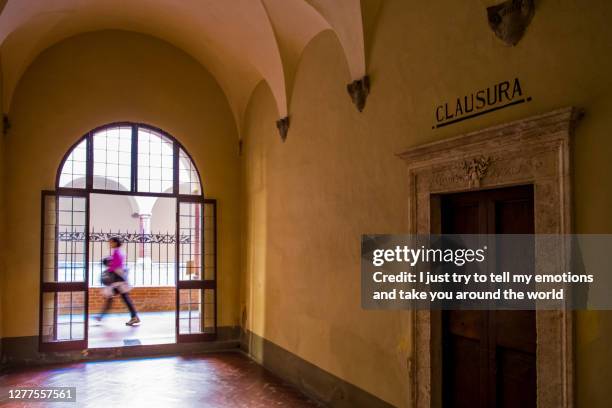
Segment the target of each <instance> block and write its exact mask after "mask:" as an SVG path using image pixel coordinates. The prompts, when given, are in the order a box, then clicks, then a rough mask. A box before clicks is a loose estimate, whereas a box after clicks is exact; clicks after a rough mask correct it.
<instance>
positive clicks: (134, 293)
mask: <svg viewBox="0 0 612 408" xmlns="http://www.w3.org/2000/svg"><path fill="white" fill-rule="evenodd" d="M102 290H103V288H90V289H89V313H90V314H96V313H99V312H100V311H101V310H102V307H103V306H104V301H105V299H104V297H103V296H102ZM175 291H176V288H175V287H174V286H151V287H135V288H133V289H132V290H131V291H130V297H131V298H132V302H134V305H135V306H136V310H138V311H139V312H161V311H168V310H175V308H176V300H175V299H176V296H175V293H176V292H175ZM58 295H59V297H58V308H60V310H59V312H60V314H62V313H63V312H66V313H69V312H68V310H67V309H63V310H62V309H61V308H69V307H70V293H69V292H64V293H59V294H58ZM82 304H83V295H82V294H81V293H78V292H76V293H73V294H72V307H73V308H76V307H82ZM127 311H128V310H127V307H125V304H123V301H122V300H121V298H120V297H116V298H115V299H114V300H113V307H112V308H111V312H125V313H127Z"/></svg>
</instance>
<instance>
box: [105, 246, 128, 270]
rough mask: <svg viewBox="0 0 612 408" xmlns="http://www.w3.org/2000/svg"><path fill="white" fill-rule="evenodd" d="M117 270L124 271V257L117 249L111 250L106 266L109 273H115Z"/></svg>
mask: <svg viewBox="0 0 612 408" xmlns="http://www.w3.org/2000/svg"><path fill="white" fill-rule="evenodd" d="M117 269H122V270H125V255H123V252H121V250H120V249H119V248H115V249H113V252H112V254H111V261H110V265H108V270H109V271H113V272H115V271H116V270H117Z"/></svg>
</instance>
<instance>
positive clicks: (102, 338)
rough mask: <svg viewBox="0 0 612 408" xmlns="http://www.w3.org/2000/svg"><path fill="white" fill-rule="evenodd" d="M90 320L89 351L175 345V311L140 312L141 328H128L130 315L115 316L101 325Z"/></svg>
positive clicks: (119, 314) (118, 314) (106, 317)
mask: <svg viewBox="0 0 612 408" xmlns="http://www.w3.org/2000/svg"><path fill="white" fill-rule="evenodd" d="M94 316H97V315H93V316H90V318H89V343H88V345H89V348H100V347H122V346H135V345H141V344H142V345H145V344H166V343H174V342H175V333H174V331H175V329H174V326H175V315H174V312H144V313H140V314H139V316H140V320H141V321H142V323H141V324H140V325H139V326H134V327H131V326H126V325H125V322H127V321H128V320H130V315H129V314H128V313H113V314H108V315H106V316H105V317H104V319H103V320H102V321H101V322H98V321H96V320H95V319H94Z"/></svg>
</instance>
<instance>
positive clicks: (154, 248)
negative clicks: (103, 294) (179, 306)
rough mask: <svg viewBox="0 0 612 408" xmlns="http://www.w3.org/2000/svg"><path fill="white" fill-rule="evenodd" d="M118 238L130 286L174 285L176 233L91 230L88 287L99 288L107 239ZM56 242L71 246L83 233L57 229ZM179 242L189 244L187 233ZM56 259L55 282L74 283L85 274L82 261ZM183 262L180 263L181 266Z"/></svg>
mask: <svg viewBox="0 0 612 408" xmlns="http://www.w3.org/2000/svg"><path fill="white" fill-rule="evenodd" d="M111 237H118V238H120V239H121V241H122V242H123V245H122V247H121V248H122V250H123V252H124V253H125V258H126V266H127V269H128V277H129V281H130V284H131V285H132V286H175V285H176V279H175V277H176V266H177V265H176V245H177V235H176V234H171V233H169V232H166V233H156V234H142V233H138V232H112V231H111V232H102V231H100V232H91V233H90V234H89V286H90V287H100V286H102V284H101V282H100V278H101V274H102V272H103V270H104V266H103V265H102V262H101V261H102V259H103V258H105V257H107V256H109V255H110V253H111V250H110V247H109V245H108V240H109V239H110V238H111ZM58 238H59V239H58V241H59V242H60V244H63V245H73V244H76V243H78V242H83V241H84V240H85V233H83V232H59V235H58ZM180 243H181V244H189V243H191V237H190V236H189V235H184V236H183V235H181V236H180ZM60 258H63V259H58V260H57V262H58V263H57V265H58V281H60V282H77V281H82V280H83V279H84V276H85V264H84V262H82V261H81V262H79V260H75V259H68V258H66V257H60ZM181 266H183V267H184V265H179V267H181Z"/></svg>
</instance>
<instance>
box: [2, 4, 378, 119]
mask: <svg viewBox="0 0 612 408" xmlns="http://www.w3.org/2000/svg"><path fill="white" fill-rule="evenodd" d="M362 1H367V0H8V1H6V0H0V12H1V14H0V58H1V63H2V74H3V84H4V86H3V95H2V98H3V102H4V103H3V106H5V107H8V106H10V102H11V98H12V95H13V92H14V90H15V87H16V86H17V83H18V82H19V79H20V78H21V75H23V73H24V71H25V70H26V69H27V67H28V66H29V65H30V64H31V63H32V61H33V60H34V59H35V58H36V57H37V56H38V55H39V54H40V53H41V52H42V51H44V50H45V49H46V48H48V47H50V46H52V45H53V44H55V43H57V42H59V41H61V40H63V39H65V38H68V37H71V36H74V35H77V34H79V33H84V32H90V31H97V30H104V29H120V30H129V31H135V32H139V33H143V34H148V35H151V36H154V37H157V38H160V39H163V40H165V41H167V42H169V43H171V44H173V45H175V46H176V47H178V48H180V49H182V50H184V51H185V52H187V53H189V54H190V55H192V56H193V57H194V58H195V59H197V60H198V61H199V62H200V63H201V64H202V65H203V66H205V67H206V69H208V70H209V71H210V72H211V73H212V74H213V75H214V76H215V78H216V79H217V81H218V82H219V84H220V85H221V87H222V88H223V90H224V92H225V93H226V95H227V98H228V100H229V103H230V106H231V108H232V110H233V113H234V116H235V118H236V121H237V123H238V124H239V126H238V128H240V127H241V126H240V124H241V123H242V119H243V115H244V112H245V109H246V107H247V104H248V102H249V98H250V96H251V94H252V92H253V89H254V88H255V87H256V85H257V84H258V83H259V82H260V81H262V80H265V81H266V82H267V83H268V85H269V86H270V89H271V90H272V94H273V95H274V98H275V100H276V105H277V107H278V113H279V117H285V116H287V114H288V112H287V109H288V108H287V107H288V105H289V98H290V92H291V90H292V89H293V79H294V76H295V71H296V70H297V65H298V63H299V59H300V56H301V54H302V52H303V50H304V48H305V47H306V45H307V44H308V43H309V42H310V40H311V39H312V38H313V37H314V36H316V35H317V34H319V33H320V32H322V31H325V30H332V31H333V32H335V33H336V35H337V37H338V40H339V42H340V44H341V46H342V48H343V50H344V53H345V56H346V59H347V63H348V66H349V70H350V74H351V78H347V82H349V81H352V80H355V79H360V78H361V77H363V76H364V75H365V73H366V67H365V50H364V48H365V47H364V34H363V18H362V4H361V3H362ZM4 2H6V4H5V6H4V9H2V4H3V3H4ZM5 109H8V108H5Z"/></svg>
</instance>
